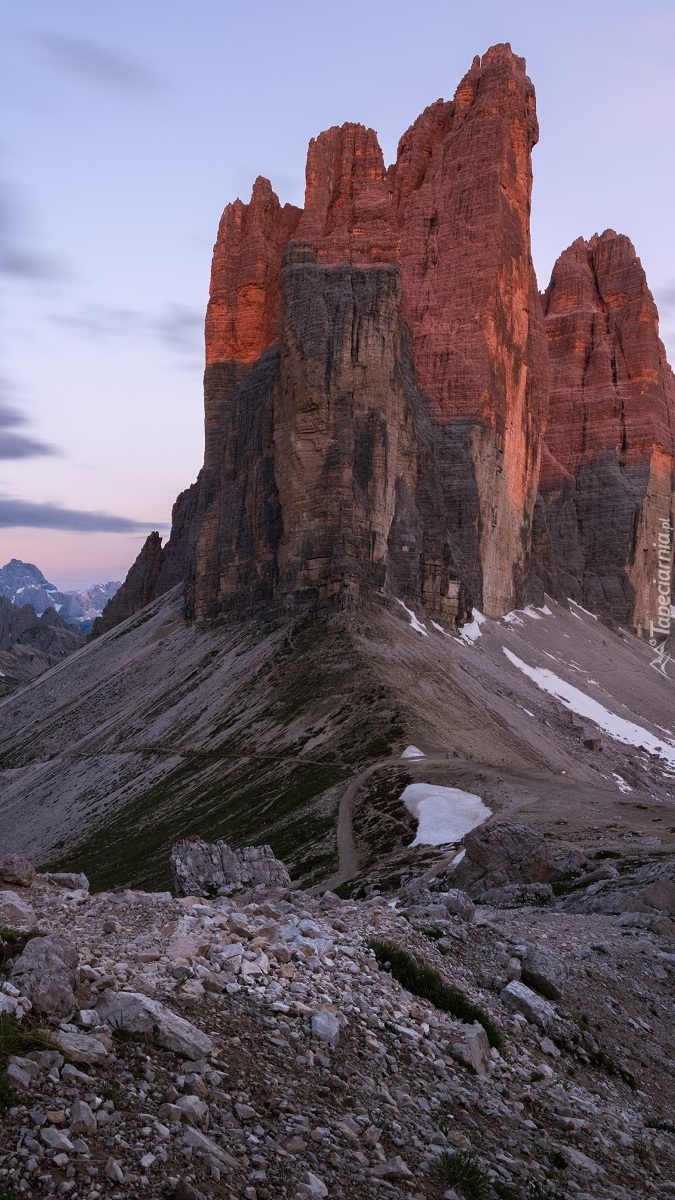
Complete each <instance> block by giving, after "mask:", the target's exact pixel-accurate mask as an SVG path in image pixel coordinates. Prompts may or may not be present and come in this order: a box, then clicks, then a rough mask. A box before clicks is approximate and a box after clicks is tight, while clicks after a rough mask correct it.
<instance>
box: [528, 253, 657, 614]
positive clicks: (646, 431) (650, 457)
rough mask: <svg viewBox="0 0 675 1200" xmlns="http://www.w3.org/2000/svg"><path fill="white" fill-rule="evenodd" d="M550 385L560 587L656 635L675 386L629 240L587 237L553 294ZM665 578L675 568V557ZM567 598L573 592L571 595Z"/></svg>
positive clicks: (550, 460)
mask: <svg viewBox="0 0 675 1200" xmlns="http://www.w3.org/2000/svg"><path fill="white" fill-rule="evenodd" d="M544 310H545V314H546V333H547V339H548V348H549V358H550V369H551V383H550V410H549V422H548V429H547V433H546V443H547V448H548V451H549V453H548V455H547V459H546V464H545V467H544V469H543V470H542V478H541V492H542V497H543V500H544V503H545V506H546V520H547V525H548V528H549V533H550V539H551V547H552V553H553V563H554V575H555V576H556V580H555V581H554V582H557V584H558V590H559V591H560V590H563V593H564V594H567V595H572V596H573V597H574V598H576V599H579V600H582V601H583V602H584V603H586V604H588V606H589V607H591V608H592V609H593V610H594V611H596V612H599V613H602V614H605V615H607V616H610V617H612V618H614V619H615V620H618V621H622V622H626V623H628V624H632V625H634V626H635V627H636V628H637V629H638V630H639V631H640V632H644V631H648V630H649V626H650V621H653V620H654V617H655V608H656V606H657V604H658V588H657V586H656V583H657V581H658V574H659V570H663V569H664V555H663V552H662V541H663V539H662V538H661V540H660V539H659V535H660V534H661V535H662V534H663V531H664V530H665V529H667V528H668V526H669V523H670V527H671V528H672V522H673V517H674V515H675V514H674V512H673V495H674V488H675V470H674V468H675V377H674V376H673V373H672V371H671V369H670V367H669V366H668V364H667V362H666V356H665V350H664V348H663V344H662V343H661V341H660V340H659V336H658V314H657V311H656V306H655V304H654V301H653V298H652V295H651V292H650V291H649V288H648V286H647V281H646V279H645V275H644V271H643V269H642V265H641V263H640V260H639V259H638V257H637V255H636V253H635V250H634V248H633V246H632V244H631V242H630V241H629V240H628V238H626V237H623V236H620V235H618V234H616V233H614V232H613V231H612V230H606V231H605V233H603V234H602V235H600V236H598V235H596V236H595V237H593V238H591V239H590V241H584V240H583V239H582V238H579V239H578V240H577V241H576V242H574V243H573V244H572V245H571V246H570V247H569V248H568V249H567V250H566V251H565V252H564V253H563V254H562V255H561V256H560V258H559V259H558V261H557V263H556V265H555V267H554V270H553V275H552V278H551V283H550V285H549V287H548V289H547V291H546V294H545V296H544ZM666 566H667V570H668V572H669V573H670V572H671V571H672V550H670V551H669V555H668V561H667V564H666ZM565 589H567V591H566V593H565Z"/></svg>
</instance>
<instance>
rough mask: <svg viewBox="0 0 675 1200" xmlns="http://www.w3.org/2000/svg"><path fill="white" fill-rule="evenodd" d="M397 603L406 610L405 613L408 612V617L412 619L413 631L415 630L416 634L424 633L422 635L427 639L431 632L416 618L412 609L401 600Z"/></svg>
mask: <svg viewBox="0 0 675 1200" xmlns="http://www.w3.org/2000/svg"><path fill="white" fill-rule="evenodd" d="M396 603H397V604H400V605H401V608H405V611H406V612H407V614H408V616H409V617H410V624H411V625H412V627H413V629H414V630H415V633H422V634H424V636H425V637H428V636H429V630H428V629H425V627H424V625H423V624H422V622H421V621H418V620H417V617H416V616H415V614H414V612H413V610H412V609H411V608H408V606H407V605H406V604H404V603H403V601H402V600H399V599H398V598H397V600H396Z"/></svg>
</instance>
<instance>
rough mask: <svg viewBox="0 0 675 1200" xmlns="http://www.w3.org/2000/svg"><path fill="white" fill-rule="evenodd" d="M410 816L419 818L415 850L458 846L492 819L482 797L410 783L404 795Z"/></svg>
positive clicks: (458, 790) (434, 784)
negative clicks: (419, 847) (450, 845)
mask: <svg viewBox="0 0 675 1200" xmlns="http://www.w3.org/2000/svg"><path fill="white" fill-rule="evenodd" d="M401 800H402V801H403V803H404V804H405V806H406V808H407V810H408V812H411V813H412V814H413V815H414V816H415V817H417V821H418V825H417V837H416V838H415V840H414V842H412V843H411V844H412V845H413V846H444V845H446V844H447V843H448V842H459V841H461V840H462V838H463V837H464V835H465V834H467V833H468V832H469V830H471V829H475V828H476V826H477V825H482V824H483V821H487V819H488V817H491V816H492V810H491V809H490V808H488V807H487V805H485V804H483V801H482V800H481V798H480V796H476V795H474V794H473V792H463V791H461V790H460V789H459V788H454V787H440V786H439V785H438V784H436V783H409V784H408V786H407V787H406V788H404V790H403V792H402V793H401Z"/></svg>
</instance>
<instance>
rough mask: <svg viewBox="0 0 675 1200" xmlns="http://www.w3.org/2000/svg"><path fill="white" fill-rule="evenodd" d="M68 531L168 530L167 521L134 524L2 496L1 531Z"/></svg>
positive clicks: (98, 514) (120, 531) (0, 499)
mask: <svg viewBox="0 0 675 1200" xmlns="http://www.w3.org/2000/svg"><path fill="white" fill-rule="evenodd" d="M20 527H24V528H32V529H66V530H70V531H71V532H73V533H145V532H146V531H147V530H148V529H150V528H154V529H157V528H160V529H163V528H166V522H164V523H162V524H160V525H159V526H158V525H157V522H154V523H153V522H146V521H132V520H130V519H129V518H128V517H116V516H113V515H112V514H110V513H102V512H89V511H87V510H86V509H77V508H62V507H61V505H59V504H35V503H34V502H33V501H31V500H17V499H15V498H14V497H12V496H0V528H4V529H10V528H20Z"/></svg>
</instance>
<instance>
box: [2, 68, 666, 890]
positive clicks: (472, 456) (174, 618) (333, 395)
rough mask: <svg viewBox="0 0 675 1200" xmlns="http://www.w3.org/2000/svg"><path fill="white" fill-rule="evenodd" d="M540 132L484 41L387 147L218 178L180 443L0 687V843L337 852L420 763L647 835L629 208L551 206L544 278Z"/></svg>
mask: <svg viewBox="0 0 675 1200" xmlns="http://www.w3.org/2000/svg"><path fill="white" fill-rule="evenodd" d="M538 132H539V131H538V125H537V117H536V109H535V98H534V90H533V87H532V84H531V82H530V80H529V79H528V77H527V74H526V72H525V64H524V62H523V60H522V59H520V58H518V57H517V56H515V55H514V54H513V53H512V51H511V49H510V47H509V46H506V45H502V46H495V47H493V48H492V49H491V50H489V51H488V52H487V53H486V54H485V55H484V56H483V57H482V58H481V59H478V58H476V59H475V60H474V62H473V65H472V66H471V68H470V70H469V71H468V73H467V75H466V76H465V78H464V79H463V80H462V82H461V83H460V85H459V87H458V89H457V92H456V94H455V97H454V100H452V101H449V102H445V101H437V102H436V103H435V104H432V105H431V106H430V107H429V108H428V109H427V110H426V111H425V112H424V113H423V114H422V115H421V116H420V117H419V118H418V120H417V121H415V122H414V124H413V125H412V126H411V127H410V129H409V130H408V131H407V133H405V134H404V136H403V137H402V139H401V142H400V145H399V149H398V155H397V158H396V162H395V163H394V164H393V165H392V166H390V167H388V168H387V167H385V164H384V160H383V156H382V153H381V150H380V148H379V145H378V142H377V138H376V135H375V133H374V132H373V131H372V130H369V129H366V128H364V127H363V126H360V125H352V124H349V125H345V126H342V127H341V128H333V129H329V130H327V131H326V132H324V133H322V134H321V135H320V136H319V137H318V138H316V139H315V140H314V141H312V142H311V144H310V147H309V153H308V159H307V188H306V197H305V205H304V208H302V209H300V208H297V207H294V206H292V205H281V204H280V202H279V200H278V198H277V197H276V196H275V194H274V192H273V190H272V188H271V186H270V184H269V183H268V182H267V181H266V180H264V179H262V178H260V179H258V180H257V181H256V183H255V185H254V187H253V194H252V196H251V200H250V202H249V203H248V204H245V203H242V201H240V200H237V201H235V202H234V203H233V204H230V205H228V206H227V208H226V209H225V212H224V213H223V216H222V220H221V223H220V228H219V231H218V237H217V240H216V245H215V250H214V255H213V266H212V274H211V292H210V298H209V304H208V310H207V314H206V370H205V434H206V437H205V457H204V466H203V469H202V471H201V472H200V475H199V477H198V479H197V481H196V482H195V483H194V484H193V485H192V487H190V488H188V489H187V490H186V491H185V492H183V493H182V494H181V495H180V496H179V497H178V499H177V501H176V504H175V507H174V512H173V525H172V531H171V537H170V539H169V541H168V542H167V544H166V545H162V541H161V538H160V536H159V534H158V533H152V534H151V535H150V537H149V538H148V540H147V542H146V544H145V546H144V547H143V549H142V551H141V554H140V555H139V557H138V559H137V561H136V563H135V564H134V565H133V567H132V568H131V571H130V572H129V575H128V577H127V580H126V582H125V583H124V584H123V585H122V587H121V588H120V589H119V590H118V591H117V592H116V594H115V595H114V596H113V598H112V599H111V600H110V602H109V603H108V605H107V606H106V608H105V610H104V613H103V615H102V617H101V618H100V619H99V621H98V622H97V624H96V627H95V634H96V635H97V636H95V637H94V638H93V639H92V640H91V641H90V642H89V643H88V645H87V646H86V647H84V649H82V650H80V651H79V652H78V653H77V654H76V655H74V656H73V657H72V658H71V659H69V660H68V661H66V662H65V663H64V664H62V665H61V666H58V667H55V668H54V669H53V670H52V671H50V672H47V673H46V674H45V675H44V676H43V677H42V678H41V679H39V680H37V681H35V682H34V683H33V684H31V685H30V687H28V688H25V689H23V691H22V692H21V693H20V695H18V696H16V697H14V699H13V701H12V707H11V712H10V710H9V702H5V706H4V707H3V712H2V729H3V733H2V738H1V740H0V774H1V776H2V783H3V791H2V800H1V802H0V815H1V816H2V819H3V821H4V822H5V824H6V827H7V828H8V829H10V830H11V835H10V845H9V848H10V849H12V850H15V851H16V852H20V853H28V854H30V855H31V856H33V857H34V858H35V859H36V860H37V861H38V862H39V863H41V864H43V865H44V864H45V863H49V864H50V865H51V866H53V867H59V868H66V869H75V868H77V869H81V868H83V869H85V870H86V871H88V872H89V873H90V875H91V876H92V878H93V879H94V881H95V882H96V883H97V885H101V884H103V885H106V886H107V885H111V886H112V885H116V884H119V883H127V882H129V881H130V880H133V881H135V882H143V883H152V884H161V885H162V886H164V885H166V883H167V882H168V880H167V878H166V874H165V872H166V866H165V864H166V862H167V861H168V847H169V846H170V844H171V841H172V840H173V839H175V837H177V836H190V835H191V834H193V833H199V834H202V835H203V836H207V837H209V838H214V839H215V838H225V839H226V840H227V841H228V842H230V843H231V844H232V845H233V846H235V847H239V846H241V845H244V844H248V843H253V844H260V843H261V842H264V843H267V842H269V843H270V844H271V845H272V847H273V849H274V851H275V853H277V854H278V855H280V856H281V857H282V858H284V860H285V861H287V863H288V866H289V869H290V870H291V872H292V875H293V877H294V878H295V879H301V880H304V881H310V882H311V883H312V884H319V883H321V881H324V882H325V881H326V879H332V880H333V881H334V882H335V881H337V883H336V886H337V885H338V884H339V883H346V882H348V881H349V880H351V881H352V884H353V885H354V886H356V884H355V883H354V881H355V880H356V881H360V882H358V886H365V883H366V882H367V881H368V880H369V881H370V883H372V881H373V879H374V878H375V876H377V877H378V878H379V879H380V880H384V879H386V878H387V872H390V873H395V864H398V867H396V869H397V870H398V869H399V868H400V869H402V868H401V863H405V864H406V868H405V869H406V870H407V869H412V868H411V866H410V864H411V863H413V865H414V866H415V869H417V868H419V867H420V864H421V863H424V862H427V857H428V855H429V854H431V855H432V857H433V854H434V853H436V850H432V849H430V848H429V846H425V845H420V844H417V843H415V848H414V850H413V848H412V846H411V842H412V840H413V839H414V837H415V827H416V821H415V818H414V816H413V815H412V814H411V812H410V811H409V810H407V809H406V808H405V805H404V804H403V802H402V801H401V794H402V792H403V790H404V788H405V787H406V786H407V785H408V784H410V783H413V782H415V781H416V780H421V782H422V783H424V784H425V786H426V785H429V786H431V784H439V785H441V784H442V785H443V786H446V785H447V786H450V787H454V788H457V789H459V790H460V792H469V793H471V795H473V796H474V798H475V797H479V798H481V802H484V803H485V804H486V805H488V806H489V807H490V809H491V810H492V811H493V812H505V813H511V814H512V815H516V816H517V817H518V818H520V817H522V816H527V817H529V818H531V819H532V820H534V821H535V823H538V825H539V827H540V828H545V829H546V831H547V835H548V836H550V837H552V838H559V837H560V836H561V830H560V829H558V827H557V826H558V823H559V822H560V821H563V820H564V821H566V822H568V823H569V828H566V830H565V836H566V838H568V840H569V839H571V841H572V842H574V843H576V842H578V841H581V842H582V843H583V844H584V845H587V844H588V842H589V836H590V835H589V828H588V826H589V812H590V811H591V809H592V810H593V813H594V817H595V819H598V814H602V815H601V817H600V818H599V819H601V820H603V821H605V822H606V823H607V825H608V828H609V827H611V828H612V829H615V830H620V831H621V832H620V833H617V834H616V838H615V840H614V841H612V844H611V845H610V846H609V851H610V852H611V853H612V854H616V853H622V852H623V850H625V845H624V842H623V840H622V839H623V838H624V836H625V837H630V838H632V837H633V835H634V836H635V838H637V839H638V841H639V843H640V846H641V847H642V849H643V850H645V852H648V847H649V846H662V845H670V842H671V841H672V838H671V837H670V833H669V828H670V826H669V825H668V824H667V822H668V820H670V822H671V824H672V817H670V818H669V817H668V814H667V805H668V798H669V797H670V796H671V794H672V778H673V775H672V769H673V755H674V754H675V751H673V738H674V736H675V735H673V733H672V731H670V732H669V731H668V730H667V729H666V728H665V727H666V726H667V725H668V724H669V717H668V715H667V714H668V713H669V712H670V711H671V709H672V680H671V678H670V676H669V674H668V670H669V666H668V656H667V653H665V651H664V654H663V655H662V656H661V657H660V658H659V659H658V664H660V667H661V668H662V669H661V670H660V671H658V672H657V671H655V670H652V669H650V668H651V666H654V660H655V654H654V651H655V649H657V650H658V649H659V645H657V646H656V647H655V646H654V645H653V644H652V645H651V646H650V645H649V644H648V642H649V641H651V642H652V643H655V642H656V643H658V642H659V638H660V644H661V648H663V647H665V646H666V645H667V641H666V639H667V636H668V632H669V629H670V620H671V608H670V592H669V589H670V586H671V579H672V519H673V496H674V487H673V483H674V465H675V447H674V445H673V434H674V429H675V391H674V387H675V385H674V380H673V375H672V372H671V370H670V368H669V367H668V365H667V363H666V360H665V353H664V350H663V346H662V345H661V342H660V341H659V336H658V318H657V313H656V308H655V306H654V302H653V300H652V297H651V294H650V292H649V289H648V286H647V283H646V280H645V276H644V272H643V270H642V267H641V265H640V262H639V260H638V258H637V256H636V254H635V251H634V249H633V247H632V245H631V243H630V242H629V241H628V239H627V238H626V237H624V236H620V235H618V234H616V233H613V232H611V231H606V232H604V233H603V234H602V235H601V236H594V237H593V238H591V239H590V240H589V241H584V240H581V239H580V240H578V241H576V242H575V243H574V244H573V245H572V246H571V247H570V248H569V249H568V250H566V251H565V252H564V253H563V254H562V255H561V257H560V259H559V260H558V262H557V263H556V265H555V269H554V271H553V276H552V279H551V283H550V285H549V287H548V289H547V290H546V292H545V293H544V295H543V296H542V295H541V294H540V292H539V289H538V286H537V281H536V278H535V274H534V270H533V266H532V259H531V252H530V230H529V213H530V197H531V187H532V170H531V152H532V149H533V147H534V145H535V143H536V141H537V138H538ZM528 601H529V603H528ZM579 606H583V607H579ZM515 610H518V611H515ZM584 610H586V611H584ZM596 617H599V618H602V619H601V620H598V619H596ZM654 630H656V631H657V632H658V634H659V636H657V637H653V636H648V637H647V638H645V636H644V635H645V634H646V635H650V634H652V632H653V631H654ZM636 634H637V635H640V636H636ZM553 672H555V674H553ZM544 692H546V696H544V695H543V693H544ZM629 716H630V719H628V718H629ZM636 731H637V732H636ZM636 738H637V739H638V740H637V741H636V740H635V739H636ZM409 744H414V745H415V746H416V747H418V748H419V749H421V751H423V752H424V754H423V755H422V756H421V757H419V759H417V760H415V759H414V758H406V760H405V762H403V760H402V759H401V753H402V752H403V751H404V749H405V747H406V746H407V745H409ZM626 789H627V790H626ZM631 793H634V795H631ZM626 796H630V798H629V799H625V797H626ZM624 805H627V806H629V807H630V809H631V825H630V830H629V829H626V826H625V819H626V816H627V814H626V813H625V812H624V811H623V807H622V806H624ZM636 807H637V808H639V810H640V811H639V813H635V812H633V809H635V808H636ZM643 811H644V813H646V814H647V815H646V816H643V815H642V813H643ZM561 814H564V815H562V816H561ZM646 821H648V822H649V823H648V825H647V826H646V827H645V822H646ZM652 822H653V823H654V824H652ZM655 830H657V832H655ZM671 832H672V831H671ZM612 837H614V835H612ZM650 839H651V840H650ZM451 840H453V839H451ZM617 840H618V843H619V845H618V848H617V845H616V844H615V842H616V841H617ZM631 845H632V842H631ZM601 850H602V847H599V848H598V852H601ZM565 852H567V851H565ZM425 856H427V857H425ZM350 886H351V885H350Z"/></svg>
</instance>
